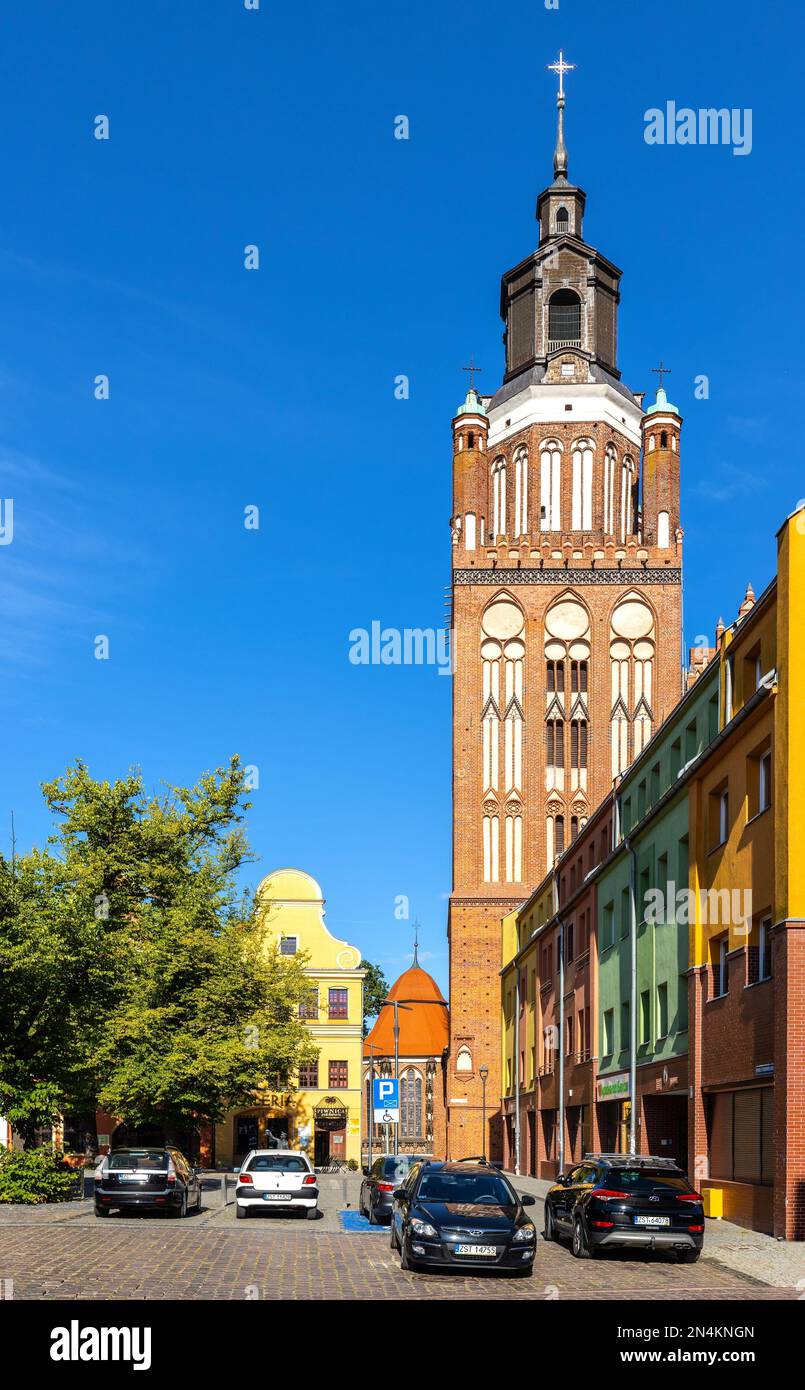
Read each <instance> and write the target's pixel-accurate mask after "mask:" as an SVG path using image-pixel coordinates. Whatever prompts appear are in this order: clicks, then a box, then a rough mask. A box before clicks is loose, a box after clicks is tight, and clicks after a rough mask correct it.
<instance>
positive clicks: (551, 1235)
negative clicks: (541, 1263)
mask: <svg viewBox="0 0 805 1390" xmlns="http://www.w3.org/2000/svg"><path fill="white" fill-rule="evenodd" d="M542 1239H543V1240H548V1241H550V1240H556V1226H555V1224H554V1219H553V1212H552V1211H551V1208H550V1207H549V1206H548V1203H547V1202H546V1203H545V1219H544V1222H543V1226H542Z"/></svg>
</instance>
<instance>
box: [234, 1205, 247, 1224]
mask: <svg viewBox="0 0 805 1390" xmlns="http://www.w3.org/2000/svg"><path fill="white" fill-rule="evenodd" d="M248 1215H249V1209H248V1207H239V1206H238V1204H237V1202H236V1203H235V1216H236V1217H237V1219H238V1221H245V1219H246V1217H247V1216H248Z"/></svg>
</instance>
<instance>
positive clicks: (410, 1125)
mask: <svg viewBox="0 0 805 1390" xmlns="http://www.w3.org/2000/svg"><path fill="white" fill-rule="evenodd" d="M423 1133H424V1130H423V1126H422V1077H421V1075H420V1074H419V1072H418V1071H414V1069H413V1067H410V1068H409V1069H408V1071H406V1072H403V1074H402V1076H401V1077H400V1134H401V1136H402V1138H403V1139H421V1137H422V1135H423Z"/></svg>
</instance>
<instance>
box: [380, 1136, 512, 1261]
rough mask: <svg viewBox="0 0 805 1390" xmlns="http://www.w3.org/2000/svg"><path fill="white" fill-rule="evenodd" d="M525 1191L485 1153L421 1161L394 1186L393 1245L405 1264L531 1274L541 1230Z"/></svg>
mask: <svg viewBox="0 0 805 1390" xmlns="http://www.w3.org/2000/svg"><path fill="white" fill-rule="evenodd" d="M534 1201H535V1199H534V1198H533V1197H530V1196H523V1197H520V1196H518V1195H517V1193H516V1192H515V1190H514V1188H513V1187H512V1186H511V1183H509V1181H508V1180H507V1179H506V1178H504V1176H503V1174H502V1173H500V1172H498V1170H497V1169H496V1168H493V1167H492V1166H491V1164H489V1163H487V1162H486V1161H485V1160H484V1159H465V1160H464V1161H463V1162H457V1163H433V1162H423V1163H418V1164H416V1165H415V1166H414V1167H413V1168H412V1169H411V1171H410V1173H409V1174H408V1177H407V1178H406V1180H405V1182H404V1183H403V1185H402V1187H399V1188H397V1189H396V1190H395V1192H394V1207H393V1210H392V1216H391V1248H392V1250H399V1252H400V1267H401V1268H402V1269H412V1270H415V1269H418V1268H433V1267H434V1266H437V1265H442V1266H443V1265H450V1266H452V1267H453V1268H455V1267H456V1265H469V1266H471V1267H474V1268H476V1269H478V1268H479V1267H481V1268H484V1269H508V1270H511V1271H512V1272H513V1273H515V1274H521V1275H524V1274H531V1272H532V1270H533V1268H534V1255H535V1253H536V1248H537V1246H536V1234H537V1233H536V1230H535V1229H534V1223H533V1221H530V1220H529V1218H528V1217H527V1216H526V1214H525V1211H524V1210H523V1208H524V1207H530V1206H533V1205H534Z"/></svg>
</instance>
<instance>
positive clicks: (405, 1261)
mask: <svg viewBox="0 0 805 1390" xmlns="http://www.w3.org/2000/svg"><path fill="white" fill-rule="evenodd" d="M400 1269H405V1270H407V1271H408V1273H409V1274H416V1272H417V1270H418V1269H419V1265H418V1263H417V1261H416V1260H412V1259H411V1256H410V1255H409V1254H408V1251H407V1250H406V1248H405V1233H404V1232H403V1236H402V1239H401V1241H400Z"/></svg>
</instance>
